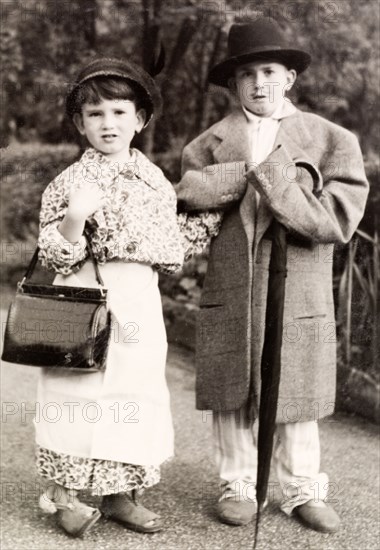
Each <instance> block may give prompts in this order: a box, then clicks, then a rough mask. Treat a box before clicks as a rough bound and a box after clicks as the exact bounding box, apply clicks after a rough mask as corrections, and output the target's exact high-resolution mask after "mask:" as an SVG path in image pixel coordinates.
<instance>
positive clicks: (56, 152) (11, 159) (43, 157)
mask: <svg viewBox="0 0 380 550" xmlns="http://www.w3.org/2000/svg"><path fill="white" fill-rule="evenodd" d="M77 156H78V148H77V147H76V146H73V145H59V146H52V145H41V144H28V145H23V146H20V145H17V146H13V147H9V148H8V149H7V150H6V151H5V153H4V154H3V157H2V167H1V194H2V201H1V234H2V236H3V239H5V238H7V239H8V240H10V241H13V240H15V239H21V240H30V239H36V238H37V235H38V213H39V210H40V205H41V195H42V192H43V190H44V189H45V187H46V185H47V184H48V183H49V181H51V180H52V179H53V178H54V177H55V176H56V175H57V174H59V173H60V172H61V171H62V170H63V169H64V168H66V167H67V166H68V165H69V164H71V163H72V162H73V161H74V160H75V158H76V157H77Z"/></svg>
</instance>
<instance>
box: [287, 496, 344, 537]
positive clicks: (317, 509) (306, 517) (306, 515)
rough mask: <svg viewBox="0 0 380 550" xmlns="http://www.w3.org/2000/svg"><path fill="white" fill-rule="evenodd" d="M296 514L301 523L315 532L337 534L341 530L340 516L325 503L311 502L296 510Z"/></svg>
mask: <svg viewBox="0 0 380 550" xmlns="http://www.w3.org/2000/svg"><path fill="white" fill-rule="evenodd" d="M294 514H295V515H296V516H297V518H298V519H299V520H300V521H301V523H303V524H304V525H306V526H307V527H310V529H314V531H320V532H322V533H336V532H337V531H338V530H339V528H340V523H341V522H340V518H339V516H338V514H337V513H336V512H335V510H334V509H333V508H331V507H330V506H328V505H327V504H326V503H325V502H323V501H314V500H309V501H308V502H305V504H301V506H297V507H296V508H294Z"/></svg>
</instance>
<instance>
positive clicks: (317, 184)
mask: <svg viewBox="0 0 380 550" xmlns="http://www.w3.org/2000/svg"><path fill="white" fill-rule="evenodd" d="M294 164H295V165H296V166H299V167H300V168H305V170H307V171H308V172H309V174H310V175H311V177H312V179H313V195H314V196H315V197H317V199H319V197H320V196H321V194H322V190H323V178H322V174H321V173H320V171H319V170H318V168H316V167H315V166H314V164H311V162H309V161H307V160H296V161H295V163H294Z"/></svg>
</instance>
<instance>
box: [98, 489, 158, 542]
mask: <svg viewBox="0 0 380 550" xmlns="http://www.w3.org/2000/svg"><path fill="white" fill-rule="evenodd" d="M101 511H102V513H103V515H104V516H105V517H106V518H109V519H113V520H115V521H117V522H119V523H121V524H123V525H124V526H125V527H127V528H128V529H131V530H133V531H137V532H139V533H157V532H158V531H161V530H162V528H163V524H162V520H161V518H160V517H159V516H158V515H157V514H155V513H154V512H151V511H150V510H148V509H147V508H145V507H144V506H143V505H142V504H140V503H139V502H137V499H136V491H132V494H131V496H129V494H128V493H118V494H116V495H107V496H105V497H103V500H102V505H101Z"/></svg>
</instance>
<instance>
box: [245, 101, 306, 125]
mask: <svg viewBox="0 0 380 550" xmlns="http://www.w3.org/2000/svg"><path fill="white" fill-rule="evenodd" d="M242 109H243V111H244V114H245V116H246V117H247V120H248V122H252V123H254V124H256V125H257V124H258V123H259V122H260V121H262V120H282V119H283V118H286V117H288V116H290V115H293V114H294V113H295V112H296V111H297V109H296V108H295V107H294V105H293V103H292V102H291V101H290V99H288V98H286V99H285V100H284V101H283V102H282V103H280V105H279V106H278V107H277V109H276V110H275V111H274V112H273V113H272V114H271V116H269V117H260V116H257V115H255V114H254V113H251V111H248V109H246V108H245V107H243V106H242Z"/></svg>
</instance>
